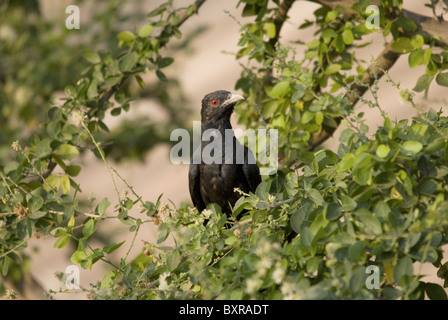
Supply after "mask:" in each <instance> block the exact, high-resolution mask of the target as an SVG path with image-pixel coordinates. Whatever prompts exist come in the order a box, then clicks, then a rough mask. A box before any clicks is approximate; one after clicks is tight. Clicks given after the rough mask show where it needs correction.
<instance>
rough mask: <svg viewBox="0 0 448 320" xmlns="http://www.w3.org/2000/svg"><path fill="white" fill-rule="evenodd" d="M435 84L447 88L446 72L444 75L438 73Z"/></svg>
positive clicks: (447, 75) (447, 73)
mask: <svg viewBox="0 0 448 320" xmlns="http://www.w3.org/2000/svg"><path fill="white" fill-rule="evenodd" d="M436 82H437V84H439V85H441V86H444V87H448V72H445V73H442V72H441V73H439V74H438V75H437V77H436Z"/></svg>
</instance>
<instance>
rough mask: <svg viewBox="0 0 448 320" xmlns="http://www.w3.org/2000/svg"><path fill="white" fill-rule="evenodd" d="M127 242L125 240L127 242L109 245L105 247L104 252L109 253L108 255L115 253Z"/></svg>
mask: <svg viewBox="0 0 448 320" xmlns="http://www.w3.org/2000/svg"><path fill="white" fill-rule="evenodd" d="M125 242H126V240H125V241H122V242H120V243H112V244H108V245H107V246H105V247H104V248H103V251H104V252H105V253H107V254H109V253H112V252H114V251H115V250H117V249H118V248H120V247H121V246H122V245H123V243H125Z"/></svg>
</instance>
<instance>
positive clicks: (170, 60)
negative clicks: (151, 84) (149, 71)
mask: <svg viewBox="0 0 448 320" xmlns="http://www.w3.org/2000/svg"><path fill="white" fill-rule="evenodd" d="M173 62H174V59H173V58H170V57H166V58H162V59H159V60H157V67H159V68H160V69H163V68H166V67H168V66H169V65H170V64H172V63H173Z"/></svg>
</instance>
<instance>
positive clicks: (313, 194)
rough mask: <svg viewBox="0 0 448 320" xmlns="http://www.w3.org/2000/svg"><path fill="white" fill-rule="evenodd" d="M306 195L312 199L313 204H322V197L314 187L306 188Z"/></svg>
mask: <svg viewBox="0 0 448 320" xmlns="http://www.w3.org/2000/svg"><path fill="white" fill-rule="evenodd" d="M308 196H309V197H310V199H311V200H313V202H314V203H315V204H317V205H318V206H321V205H323V204H324V202H325V201H324V199H323V198H322V195H321V194H320V192H319V191H317V190H316V189H310V190H308Z"/></svg>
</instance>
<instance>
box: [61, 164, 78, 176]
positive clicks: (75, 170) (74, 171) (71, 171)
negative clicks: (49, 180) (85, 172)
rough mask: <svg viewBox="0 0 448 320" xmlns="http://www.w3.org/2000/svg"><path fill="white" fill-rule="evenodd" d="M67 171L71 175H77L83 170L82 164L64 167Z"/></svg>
mask: <svg viewBox="0 0 448 320" xmlns="http://www.w3.org/2000/svg"><path fill="white" fill-rule="evenodd" d="M64 171H65V173H66V174H68V175H69V176H71V177H76V176H77V175H78V174H79V173H80V172H81V167H80V166H67V167H65V169H64Z"/></svg>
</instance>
